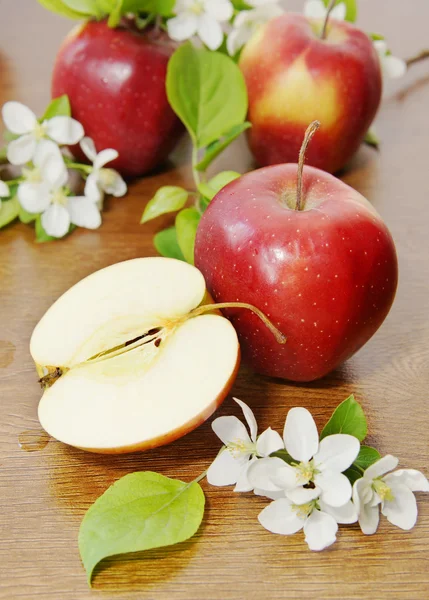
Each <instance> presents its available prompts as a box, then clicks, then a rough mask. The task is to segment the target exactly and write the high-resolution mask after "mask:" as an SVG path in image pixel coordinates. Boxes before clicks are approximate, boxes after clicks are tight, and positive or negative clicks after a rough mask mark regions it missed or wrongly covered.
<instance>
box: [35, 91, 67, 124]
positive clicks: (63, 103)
mask: <svg viewBox="0 0 429 600" xmlns="http://www.w3.org/2000/svg"><path fill="white" fill-rule="evenodd" d="M52 117H71V107H70V101H69V97H68V96H67V94H64V96H59V97H58V98H54V99H53V100H52V102H51V103H50V104H49V105H48V107H47V109H46V110H45V114H44V115H43V117H42V118H41V119H40V121H45V120H47V119H52Z"/></svg>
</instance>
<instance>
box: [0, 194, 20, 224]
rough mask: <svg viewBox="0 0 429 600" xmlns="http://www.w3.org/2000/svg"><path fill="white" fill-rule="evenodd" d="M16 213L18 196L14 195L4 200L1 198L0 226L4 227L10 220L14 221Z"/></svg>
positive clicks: (17, 211) (17, 212) (17, 210)
mask: <svg viewBox="0 0 429 600" xmlns="http://www.w3.org/2000/svg"><path fill="white" fill-rule="evenodd" d="M18 214H19V202H18V198H17V197H16V196H15V197H14V198H11V199H10V200H5V199H4V198H3V199H2V201H1V206H0V227H4V226H5V225H8V224H9V223H11V222H12V221H14V220H15V219H16V217H17V216H18Z"/></svg>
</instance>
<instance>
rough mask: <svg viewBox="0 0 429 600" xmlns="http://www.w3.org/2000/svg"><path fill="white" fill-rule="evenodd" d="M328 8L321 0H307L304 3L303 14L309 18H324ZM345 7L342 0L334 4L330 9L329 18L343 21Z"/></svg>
mask: <svg viewBox="0 0 429 600" xmlns="http://www.w3.org/2000/svg"><path fill="white" fill-rule="evenodd" d="M327 13H328V9H327V7H326V5H325V4H324V2H323V1H322V0H307V2H306V3H305V5H304V15H305V16H306V17H308V18H310V19H326V15H327ZM346 13H347V8H346V5H345V4H344V2H340V3H339V4H336V5H335V6H334V8H333V9H332V10H331V13H330V18H331V19H337V20H338V21H344V19H345V18H346Z"/></svg>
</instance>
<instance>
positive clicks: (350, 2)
mask: <svg viewBox="0 0 429 600" xmlns="http://www.w3.org/2000/svg"><path fill="white" fill-rule="evenodd" d="M329 2H330V0H323V3H324V4H325V6H328V4H329ZM341 3H343V4H345V5H346V21H350V23H355V22H356V19H357V2H356V0H337V2H336V4H341Z"/></svg>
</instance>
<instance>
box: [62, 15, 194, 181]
mask: <svg viewBox="0 0 429 600" xmlns="http://www.w3.org/2000/svg"><path fill="white" fill-rule="evenodd" d="M130 27H131V26H130ZM175 47H176V46H175V45H174V43H173V42H172V41H171V40H170V39H169V38H168V37H167V35H166V34H164V33H163V32H160V33H155V32H154V31H153V30H151V29H150V30H145V31H144V32H143V33H139V32H136V31H135V30H133V29H132V28H126V27H119V28H116V29H111V28H109V27H108V26H107V24H106V22H105V21H100V22H95V21H89V22H88V23H86V24H84V25H80V26H78V27H77V28H75V29H73V30H72V32H71V33H70V34H69V35H68V36H67V38H66V39H65V40H64V42H63V44H62V46H61V48H60V51H59V53H58V56H57V59H56V62H55V66H54V72H53V78H52V96H53V97H54V98H55V97H57V96H61V95H62V94H67V95H68V96H69V99H70V103H71V107H72V113H73V117H74V118H76V119H77V120H78V121H80V122H81V123H82V125H83V127H84V129H85V133H86V135H88V136H90V137H91V138H93V140H94V142H95V146H96V148H97V151H100V150H103V149H104V148H115V149H116V150H117V151H118V152H119V158H118V159H117V160H116V161H114V162H112V163H111V165H112V167H115V168H116V169H118V170H119V171H120V172H121V173H122V174H123V175H128V176H134V175H143V174H144V173H146V172H148V171H150V170H151V169H153V168H155V167H156V166H157V165H159V164H160V163H161V162H162V161H163V160H165V158H166V157H167V156H168V154H169V153H170V151H171V150H172V149H173V147H174V145H175V144H176V142H177V140H178V138H179V136H180V134H181V132H182V126H181V124H180V121H179V119H178V118H177V116H176V115H175V114H174V112H173V110H172V109H171V107H170V105H169V103H168V100H167V95H166V91H165V77H166V71H167V63H168V60H169V58H170V56H171V54H172V53H173V51H174V49H175ZM109 166H110V165H109Z"/></svg>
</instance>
